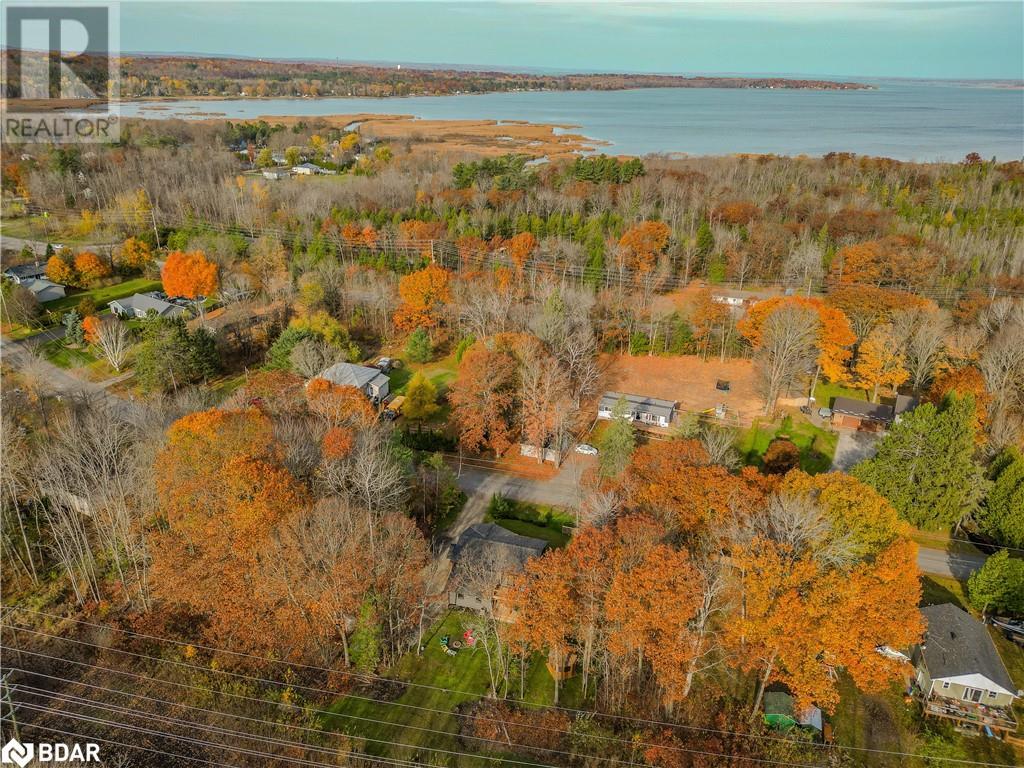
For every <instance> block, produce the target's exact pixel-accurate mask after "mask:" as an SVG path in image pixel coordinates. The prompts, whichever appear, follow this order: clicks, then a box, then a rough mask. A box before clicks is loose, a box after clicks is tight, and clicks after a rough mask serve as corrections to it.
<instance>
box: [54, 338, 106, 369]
mask: <svg viewBox="0 0 1024 768" xmlns="http://www.w3.org/2000/svg"><path fill="white" fill-rule="evenodd" d="M42 351H43V356H44V357H45V358H46V359H47V360H49V361H50V362H51V363H53V364H54V365H56V366H59V367H60V368H83V367H85V366H88V365H92V364H94V363H95V362H96V361H97V359H98V358H97V357H96V356H95V355H93V354H92V353H91V352H89V350H88V349H87V348H84V347H83V348H80V349H72V348H71V347H69V346H68V345H67V344H66V343H65V342H64V339H54V340H53V341H48V342H46V343H45V344H43V346H42Z"/></svg>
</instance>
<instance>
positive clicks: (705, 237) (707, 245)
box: [697, 219, 715, 258]
mask: <svg viewBox="0 0 1024 768" xmlns="http://www.w3.org/2000/svg"><path fill="white" fill-rule="evenodd" d="M714 250H715V234H714V232H712V231H711V225H710V224H708V221H707V219H705V220H704V221H702V222H701V223H700V227H698V228H697V253H698V254H700V255H701V256H703V257H704V258H707V257H708V256H710V255H711V252H712V251H714Z"/></svg>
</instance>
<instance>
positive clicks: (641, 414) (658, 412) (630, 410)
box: [597, 392, 676, 427]
mask: <svg viewBox="0 0 1024 768" xmlns="http://www.w3.org/2000/svg"><path fill="white" fill-rule="evenodd" d="M620 400H625V401H626V416H627V417H628V418H629V419H630V420H632V421H639V422H642V423H643V424H653V425H655V426H658V427H667V426H669V425H670V424H671V423H672V419H673V418H675V414H676V403H674V402H673V401H671V400H661V399H659V398H657V397H645V396H644V395H627V394H622V393H620V392H605V393H604V394H603V395H602V396H601V402H600V403H599V404H598V406H597V418H599V419H610V418H612V415H613V414H614V412H615V406H616V405H617V404H618V403H619V401H620Z"/></svg>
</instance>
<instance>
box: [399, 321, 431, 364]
mask: <svg viewBox="0 0 1024 768" xmlns="http://www.w3.org/2000/svg"><path fill="white" fill-rule="evenodd" d="M405 356H406V357H408V358H409V359H410V360H412V361H413V362H414V363H425V362H427V361H428V360H430V358H432V357H433V356H434V346H433V344H431V343H430V336H429V335H428V334H427V331H426V329H425V328H417V329H416V330H415V331H413V332H412V334H411V335H410V336H409V341H408V342H406V344H405Z"/></svg>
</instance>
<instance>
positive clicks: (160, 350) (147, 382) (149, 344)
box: [135, 317, 220, 391]
mask: <svg viewBox="0 0 1024 768" xmlns="http://www.w3.org/2000/svg"><path fill="white" fill-rule="evenodd" d="M219 369H220V358H219V356H218V354H217V347H216V344H215V342H214V338H213V336H212V335H211V334H210V333H209V332H208V331H206V330H205V329H199V330H197V331H194V332H192V333H189V330H188V327H187V326H186V325H185V321H184V319H182V318H180V317H178V318H151V319H150V320H148V321H147V322H146V324H145V326H144V327H143V331H142V343H140V344H139V346H138V347H137V348H136V354H135V378H136V380H137V381H138V382H139V383H140V384H141V385H142V388H143V389H145V390H147V391H153V390H161V391H170V390H176V389H178V388H179V387H182V386H186V385H188V384H191V383H194V382H196V381H200V380H202V379H208V378H210V377H211V376H213V375H215V374H216V373H217V371H218V370H219Z"/></svg>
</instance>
